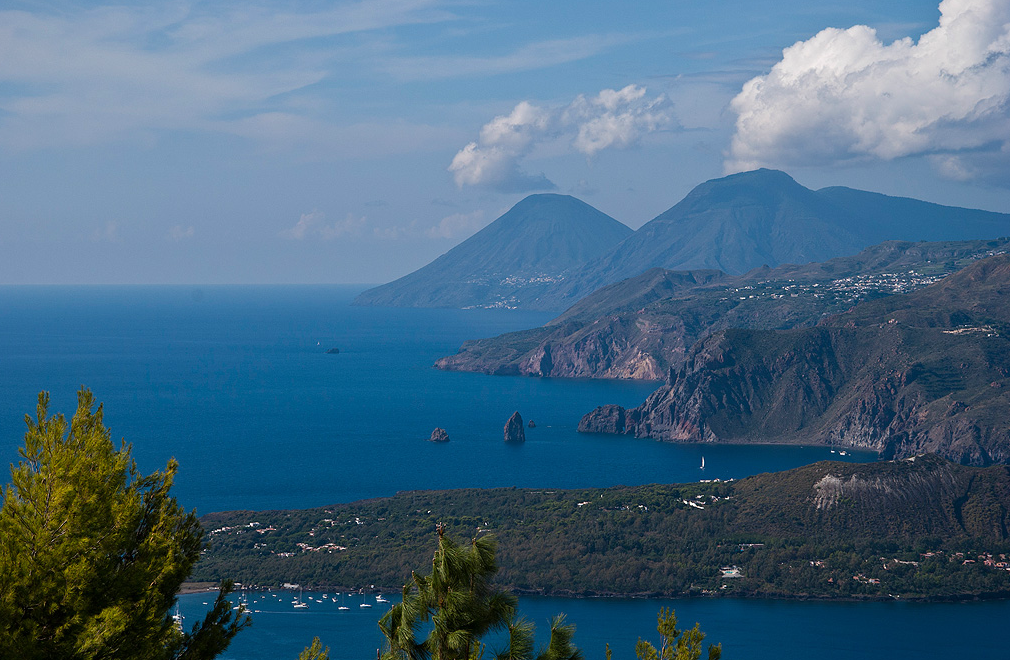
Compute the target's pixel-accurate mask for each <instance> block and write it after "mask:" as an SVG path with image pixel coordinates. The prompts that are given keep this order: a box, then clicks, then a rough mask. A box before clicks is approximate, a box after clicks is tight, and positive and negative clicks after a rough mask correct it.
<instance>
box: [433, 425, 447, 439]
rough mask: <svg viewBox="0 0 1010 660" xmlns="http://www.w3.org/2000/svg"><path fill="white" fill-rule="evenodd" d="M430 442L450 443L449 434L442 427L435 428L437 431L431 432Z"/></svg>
mask: <svg viewBox="0 0 1010 660" xmlns="http://www.w3.org/2000/svg"><path fill="white" fill-rule="evenodd" d="M428 441H429V442H449V434H448V433H446V432H445V429H443V428H442V427H441V426H438V427H435V430H434V431H432V432H431V437H430V438H428Z"/></svg>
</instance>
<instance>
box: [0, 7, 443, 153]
mask: <svg viewBox="0 0 1010 660" xmlns="http://www.w3.org/2000/svg"><path fill="white" fill-rule="evenodd" d="M434 5H435V0H368V1H359V2H341V3H337V4H330V5H329V6H326V7H325V8H322V9H318V10H315V11H302V12H295V11H292V10H288V9H286V8H281V7H280V6H278V7H274V6H273V5H270V4H269V3H267V4H261V3H253V4H250V3H242V2H236V1H234V0H224V1H218V2H206V3H195V4H190V3H186V2H172V3H165V4H163V5H157V4H156V5H154V6H153V7H134V6H129V5H128V4H124V5H121V6H105V7H103V6H98V7H93V8H89V9H69V10H61V11H46V10H44V9H38V10H34V11H32V12H28V11H15V10H7V11H0V85H4V84H5V83H7V86H5V87H4V88H2V89H0V145H2V146H4V147H6V148H8V149H20V150H25V149H35V148H40V147H52V146H66V145H89V144H96V143H103V142H108V141H111V140H122V139H145V138H147V139H149V138H148V134H149V133H150V132H152V131H161V130H168V131H173V130H186V131H201V132H202V131H224V132H240V131H238V130H236V131H229V128H230V127H231V126H232V125H233V124H234V123H236V122H239V121H240V120H241V118H243V117H248V116H250V115H257V114H259V113H262V112H269V111H270V108H271V107H272V106H276V105H278V104H283V103H293V102H294V101H293V100H292V99H291V98H290V94H291V93H292V92H297V91H298V90H303V89H304V88H306V87H307V86H310V85H313V84H315V83H317V82H319V81H321V80H323V79H324V78H326V77H327V76H328V75H330V68H331V67H333V66H335V65H334V63H333V62H332V60H333V59H334V58H337V59H339V53H340V52H339V50H338V49H337V47H336V46H334V45H333V43H332V37H335V36H339V35H348V34H352V33H362V32H369V31H379V30H383V29H386V28H391V27H397V26H403V25H412V24H417V23H428V22H436V21H442V20H449V19H450V18H452V17H451V15H450V14H448V13H447V12H444V11H442V10H438V9H436V8H435V7H434ZM276 46H284V48H283V49H274V50H272V51H270V56H269V57H267V55H266V53H265V51H266V50H267V49H271V48H273V47H276ZM364 48H367V46H364ZM359 54H360V53H359ZM344 56H345V58H350V59H354V53H345V54H344ZM339 65H340V63H338V64H337V66H339ZM285 95H288V96H285ZM279 97H284V99H285V100H283V101H282V100H279Z"/></svg>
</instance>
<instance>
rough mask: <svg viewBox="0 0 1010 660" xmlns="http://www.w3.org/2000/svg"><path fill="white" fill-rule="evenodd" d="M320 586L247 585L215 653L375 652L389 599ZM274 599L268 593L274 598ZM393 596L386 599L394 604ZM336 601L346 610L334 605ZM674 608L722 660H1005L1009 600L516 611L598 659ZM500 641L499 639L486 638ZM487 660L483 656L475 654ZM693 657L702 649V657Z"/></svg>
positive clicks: (198, 601) (186, 603)
mask: <svg viewBox="0 0 1010 660" xmlns="http://www.w3.org/2000/svg"><path fill="white" fill-rule="evenodd" d="M322 595H323V594H321V593H310V592H307V591H306V592H304V599H305V600H306V601H308V602H309V608H308V609H305V610H295V609H293V608H292V606H291V598H292V596H293V592H291V591H287V592H270V593H263V592H251V593H250V595H249V596H248V598H249V600H248V606H249V608H250V609H251V610H259V612H254V613H253V614H252V615H251V616H252V621H253V625H252V627H250V628H248V629H246V630H244V631H242V632H241V633H240V634H239V635H238V637H236V638H235V641H234V642H233V643H232V646H231V647H230V648H229V649H228V651H226V652H225V654H224V656H223V658H224V660H240V659H242V660H268V659H269V660H273V659H285V658H286V659H290V660H294V659H295V658H297V657H298V653H299V652H300V651H301V650H302V649H303V648H304V647H306V646H308V645H309V644H310V643H311V642H312V638H313V637H316V636H318V637H319V638H320V640H321V641H322V642H323V644H324V645H328V646H329V647H330V658H331V660H363V659H369V658H374V657H375V650H376V649H377V648H379V647H381V644H382V635H381V633H380V632H379V629H378V625H377V621H378V619H379V617H380V616H381V615H382V614H383V613H384V612H385V610H384V609H383V608H388V607H389V605H379V604H374V600H373V598H372V597H371V596H365V597H364V600H366V601H367V602H370V603H373V606H372V607H371V608H369V609H361V608H360V607H359V604H360V603H361V602H362V600H363V598H362V597H361V596H357V595H355V596H353V597H349V596H347V595H345V596H344V598H343V599H338V601H337V602H333V601H332V600H331V599H332V598H333V597H334V594H332V593H331V594H328V596H329V599H326V600H325V601H324V602H322V603H320V602H317V601H316V599H321V598H322ZM275 596H278V597H275ZM179 600H180V604H181V612H182V614H183V616H184V617H185V624H186V625H187V626H189V625H190V624H191V623H192V622H195V621H196V620H197V619H199V618H200V617H202V616H203V613H204V611H206V609H207V606H205V605H203V603H205V602H206V603H210V602H212V601H213V597H212V595H211V594H187V595H185V596H182V597H180V599H179ZM394 602H395V601H394ZM341 603H344V604H346V605H347V606H348V607H349V610H346V611H339V610H338V609H337V607H338V606H339V605H340V604H341ZM661 607H668V608H672V609H674V610H675V611H676V614H677V620H678V623H679V626H678V627H680V628H690V627H692V626H693V625H694V624H695V622H698V623H699V624H700V627H701V630H702V632H704V633H705V634H706V645H707V643H719V644H722V651H723V656H722V657H723V658H726V659H727V660H741V659H746V660H784V659H785V660H791V659H796V660H810V659H812V658H816V659H817V660H853V658H859V659H860V660H862V659H869V660H884V659H885V658H886V659H888V660H893V659H895V658H901V659H905V658H908V659H909V660H950V659H951V658H987V659H993V660H995V659H998V658H1007V657H1010V650H1008V649H1007V644H1006V636H1005V633H1004V631H1003V629H1002V626H1001V624H1000V622H1001V621H1006V620H1007V618H1008V617H1010V601H987V602H977V603H910V602H907V603H906V602H897V601H892V602H870V603H855V602H817V601H784V600H745V599H729V598H725V599H723V598H718V599H704V598H693V599H655V600H653V599H630V598H613V599H577V598H544V597H523V598H520V599H519V609H520V611H521V612H522V615H523V616H525V617H526V618H527V619H528V620H530V621H532V622H533V623H534V624H536V626H537V630H538V636H537V642H538V644H540V645H542V644H545V643H546V642H547V631H549V621H550V619H551V617H553V616H555V615H557V614H560V613H564V614H565V615H566V617H567V619H566V620H567V622H569V623H574V624H575V627H576V631H575V643H576V645H577V646H578V647H579V648H580V649H581V650H582V651H583V653H584V655H585V658H586V660H604V659H605V650H606V645H607V644H609V645H610V648H611V649H612V651H613V654H614V655H613V657H614V658H615V660H632V659H633V658H634V657H635V642H636V641H637V640H638V638H639V637H641V638H642V639H645V640H648V641H651V642H653V643H654V644H656V646H657V647H658V646H659V643H658V642H659V640H658V639H657V636H656V615H657V613H658V611H659V609H660V608H661ZM489 647H490V650H491V651H493V650H496V649H497V648H500V647H501V642H500V640H494V639H492V641H491V642H490V643H489ZM485 657H491V653H485ZM702 657H703V658H704V657H706V656H704V655H703V656H702Z"/></svg>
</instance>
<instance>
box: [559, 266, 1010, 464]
mask: <svg viewBox="0 0 1010 660" xmlns="http://www.w3.org/2000/svg"><path fill="white" fill-rule="evenodd" d="M1008 377H1010V255H998V256H994V257H990V258H987V259H983V260H980V261H977V262H975V263H974V264H972V265H971V266H969V267H967V268H965V269H963V270H961V271H960V272H958V273H956V274H954V275H951V276H949V277H947V278H946V279H944V280H941V281H940V282H937V283H935V284H932V285H930V286H928V287H926V288H924V289H921V290H919V291H916V292H914V293H909V294H903V295H895V296H890V297H887V298H883V299H879V300H875V301H870V302H866V303H862V304H860V305H857V306H855V307H854V308H853V309H852V310H850V311H849V312H847V313H844V314H838V315H834V316H831V317H829V318H827V319H825V320H824V321H822V322H821V324H819V325H818V326H817V327H814V328H805V329H794V330H739V329H732V330H724V331H720V332H717V333H714V334H712V335H710V336H709V337H707V338H705V339H704V340H702V341H700V342H698V343H697V344H696V345H695V346H694V347H693V348H692V349H691V351H690V352H689V353H688V355H687V356H686V358H685V360H684V362H683V364H682V365H680V366H679V367H677V368H675V369H672V370H671V371H670V374H669V378H668V381H667V383H666V384H665V385H664V386H662V387H661V388H659V389H658V390H657V391H656V392H654V393H653V394H652V395H650V396H649V398H648V399H647V400H646V401H645V403H643V404H642V405H641V406H639V407H637V408H634V409H632V410H627V411H622V410H620V409H618V408H616V407H613V406H607V407H603V408H598V409H597V410H595V411H593V412H591V413H589V414H588V415H586V416H585V417H584V418H583V419H582V421H581V422H580V425H579V428H580V430H583V431H588V432H610V433H613V432H617V433H628V434H633V435H635V436H638V437H651V438H656V439H659V440H667V441H674V442H677V441H680V442H734V443H750V442H775V443H778V442H782V443H793V444H836V445H840V446H846V447H855V448H861V449H870V450H874V451H877V452H879V453H880V454H881V456H883V457H885V458H903V457H908V456H914V455H916V454H919V453H922V452H924V451H929V452H935V453H937V454H939V455H941V456H944V457H946V458H949V459H950V460H953V461H956V462H960V463H965V464H970V465H988V464H991V463H1007V462H1010V419H1008V417H1007V415H1006V411H1007V410H1010V378H1008Z"/></svg>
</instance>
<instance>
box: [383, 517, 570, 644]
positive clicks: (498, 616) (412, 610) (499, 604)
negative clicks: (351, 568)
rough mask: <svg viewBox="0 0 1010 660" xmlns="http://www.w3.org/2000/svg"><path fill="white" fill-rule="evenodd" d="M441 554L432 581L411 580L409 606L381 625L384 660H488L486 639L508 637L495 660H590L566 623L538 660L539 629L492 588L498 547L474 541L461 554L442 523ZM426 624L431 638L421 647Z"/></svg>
mask: <svg viewBox="0 0 1010 660" xmlns="http://www.w3.org/2000/svg"><path fill="white" fill-rule="evenodd" d="M436 530H437V532H438V547H437V548H436V550H435V554H434V556H433V557H432V562H431V573H430V574H429V575H418V574H417V573H412V574H411V581H410V582H408V583H407V584H405V585H404V587H403V599H402V601H401V602H400V603H397V604H396V605H394V606H393V607H392V608H391V609H390V611H389V612H387V613H386V615H385V616H383V617H382V619H381V620H380V621H379V628H380V629H381V630H382V632H383V634H384V635H385V637H386V652H385V654H384V655H383V656H382V658H383V660H476V659H478V658H481V657H482V656H483V652H484V646H483V643H482V641H481V640H482V638H483V637H484V635H486V634H487V633H489V632H492V631H504V632H505V633H506V634H507V640H508V641H507V644H506V646H505V648H504V649H502V650H501V651H499V652H498V653H496V654H495V655H494V657H495V660H582V654H581V652H580V651H579V650H578V649H577V648H576V647H575V646H574V645H573V644H572V636H573V635H574V632H575V626H572V625H568V624H565V617H564V615H559V616H557V617H555V618H554V619H553V620H552V621H551V637H550V642H549V643H548V644H547V646H546V647H545V648H543V649H542V650H541V652H540V653H539V654H537V655H534V643H533V634H534V626H533V624H531V623H530V622H528V621H526V620H525V619H523V618H522V617H520V616H519V615H518V608H517V604H518V601H517V599H516V597H515V596H514V595H513V594H511V593H508V592H506V591H502V590H498V589H496V588H495V587H494V586H493V584H492V579H493V578H494V575H495V573H497V572H498V565H497V564H496V563H495V558H494V554H495V540H494V537H492V536H483V537H479V538H478V537H474V538H473V539H471V540H470V544H469V546H460V545H459V544H457V543H456V542H455V541H453V540H452V539H450V538H449V537H447V536H446V535H445V525H443V524H441V523H439V525H438V526H437V528H436ZM424 624H430V628H431V630H430V632H429V634H428V636H427V637H426V638H425V639H423V640H421V641H418V640H417V634H418V632H419V630H420V628H421V626H422V625H424Z"/></svg>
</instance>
